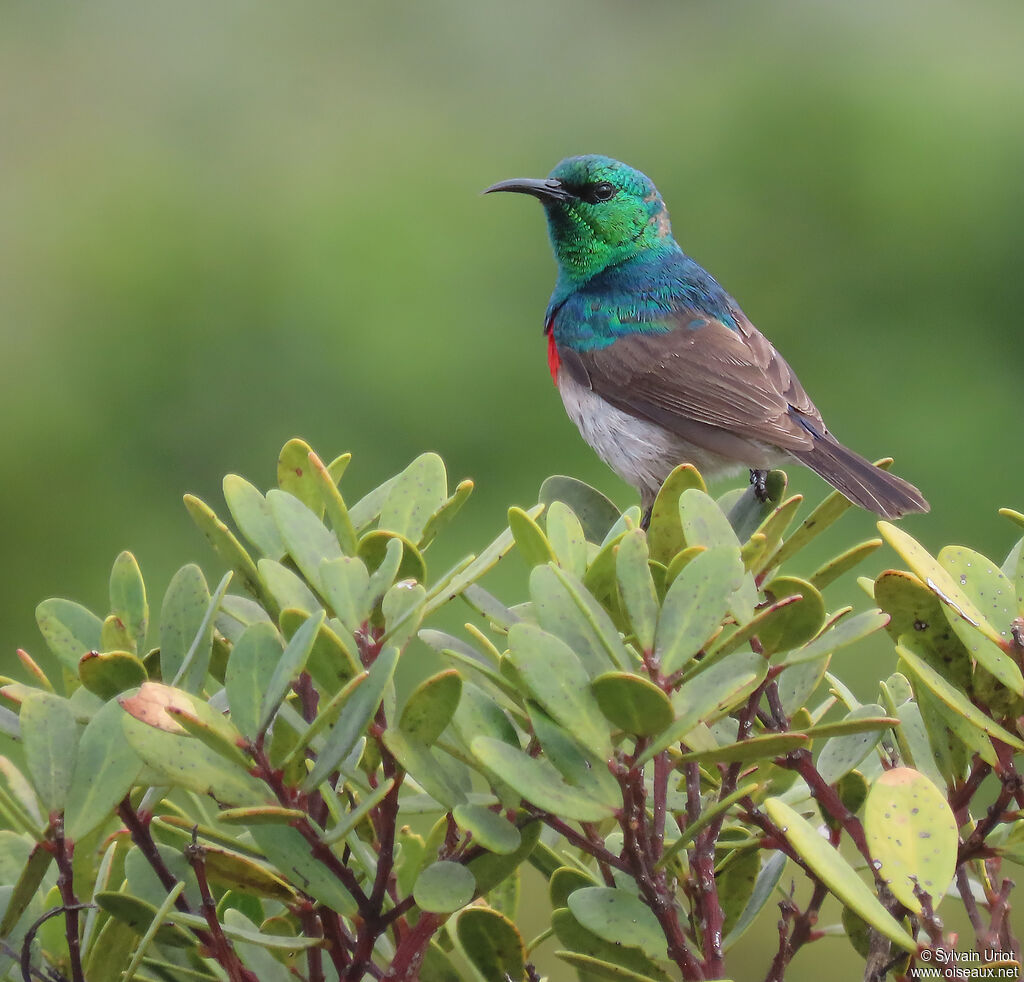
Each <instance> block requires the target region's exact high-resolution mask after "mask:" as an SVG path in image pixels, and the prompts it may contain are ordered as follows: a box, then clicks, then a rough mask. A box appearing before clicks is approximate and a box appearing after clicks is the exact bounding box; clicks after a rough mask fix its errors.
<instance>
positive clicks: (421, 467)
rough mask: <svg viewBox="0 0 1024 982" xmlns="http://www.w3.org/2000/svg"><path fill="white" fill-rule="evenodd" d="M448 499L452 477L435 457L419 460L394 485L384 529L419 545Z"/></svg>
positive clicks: (382, 515)
mask: <svg viewBox="0 0 1024 982" xmlns="http://www.w3.org/2000/svg"><path fill="white" fill-rule="evenodd" d="M447 496H448V475H447V474H446V473H445V467H444V462H443V461H442V460H441V458H440V457H438V455H437V454H435V453H425V454H421V455H420V456H419V457H417V458H416V459H415V460H414V461H413V462H412V463H411V464H409V466H408V467H406V469H405V470H404V471H402V473H401V474H399V475H398V476H397V477H396V478H395V481H394V483H393V484H392V485H391V487H390V489H389V491H388V495H387V498H386V499H385V501H384V504H383V505H382V507H381V512H380V528H381V529H384V530H387V531H389V532H395V533H397V534H398V535H400V536H402V537H403V538H405V539H408V540H409V541H410V542H413V543H415V542H418V541H419V539H420V536H421V535H422V534H423V530H424V529H425V528H426V526H427V522H428V521H429V520H430V517H431V515H433V514H434V512H436V511H437V510H438V509H439V508H440V507H441V506H442V505H443V504H444V503H445V499H446V498H447Z"/></svg>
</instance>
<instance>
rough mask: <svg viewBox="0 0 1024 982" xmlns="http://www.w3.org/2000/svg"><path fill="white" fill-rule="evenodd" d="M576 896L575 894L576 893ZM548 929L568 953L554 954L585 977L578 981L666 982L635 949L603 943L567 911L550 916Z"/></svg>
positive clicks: (665, 977)
mask: <svg viewBox="0 0 1024 982" xmlns="http://www.w3.org/2000/svg"><path fill="white" fill-rule="evenodd" d="M575 892H578V891H575ZM551 926H552V927H553V928H554V929H555V934H556V935H557V936H558V940H559V941H561V942H562V944H563V945H566V946H567V948H570V949H572V950H571V951H565V950H563V951H556V952H555V954H556V955H557V956H558V957H559V958H561V959H562V961H565V962H568V963H569V964H570V965H575V966H577V967H578V968H580V969H581V970H582V971H585V972H586V973H587V974H585V975H582V974H581V978H583V979H586V980H588V982H590V980H593V979H612V980H613V982H652V980H653V982H669V976H668V975H667V974H666V973H665V972H664V971H662V969H660V968H659V967H658V966H657V965H656V964H655V963H654V962H653V961H652V960H651V959H650V958H648V957H647V956H646V955H645V954H644V953H643V952H641V951H640V950H639V949H638V948H630V947H626V946H624V945H621V944H615V943H614V942H611V941H606V940H605V939H604V938H602V937H600V936H599V935H597V934H595V933H594V932H593V931H590V930H588V929H587V928H585V927H584V926H583V925H582V924H580V922H579V921H578V920H576V918H575V917H573V915H572V913H571V912H570V911H569V909H568V908H567V907H561V908H558V909H556V910H554V911H553V912H552V915H551Z"/></svg>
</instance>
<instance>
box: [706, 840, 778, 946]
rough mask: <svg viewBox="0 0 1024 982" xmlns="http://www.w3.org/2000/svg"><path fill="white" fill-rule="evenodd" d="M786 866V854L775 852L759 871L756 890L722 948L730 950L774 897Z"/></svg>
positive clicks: (755, 884)
mask: <svg viewBox="0 0 1024 982" xmlns="http://www.w3.org/2000/svg"><path fill="white" fill-rule="evenodd" d="M785 868H786V854H785V853H783V852H773V853H772V854H771V855H770V856H769V857H768V859H767V861H766V862H765V864H764V866H763V867H762V868H761V871H760V873H758V876H757V881H756V882H755V883H754V890H753V892H752V893H751V894H750V899H749V900H748V901H747V905H746V906H745V907H744V908H743V911H742V912H741V913H740V915H739V917H737V918H736V921H735V923H734V924H733V925H732V927H731V928H730V929H729V933H728V934H726V936H725V938H724V939H723V941H722V948H723V949H725V950H726V951H728V950H729V949H730V948H731V947H732V946H733V945H734V944H735V943H736V942H737V941H739V939H740V938H741V937H743V935H744V934H745V933H746V931H747V928H749V927H750V925H751V924H753V923H754V920H755V918H756V917H757V915H758V914H760V913H761V911H762V910H763V909H764V907H765V906H766V905H767V903H768V901H769V900H771V899H772V896H773V894H774V893H775V888H776V887H777V886H778V884H779V880H781V879H782V873H783V870H785Z"/></svg>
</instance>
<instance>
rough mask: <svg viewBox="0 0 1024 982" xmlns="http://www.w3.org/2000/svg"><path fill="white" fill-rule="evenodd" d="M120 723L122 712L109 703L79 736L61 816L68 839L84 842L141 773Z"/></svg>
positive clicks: (114, 703)
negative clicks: (72, 776) (64, 810)
mask: <svg viewBox="0 0 1024 982" xmlns="http://www.w3.org/2000/svg"><path fill="white" fill-rule="evenodd" d="M123 720H124V710H123V709H121V707H120V706H119V705H118V704H117V702H115V701H111V702H108V703H107V704H106V705H105V706H104V707H103V708H102V709H101V710H100V711H99V712H98V713H96V715H95V716H93V718H92V719H91V720H90V721H89V724H88V726H86V728H85V731H84V732H83V733H82V738H81V740H80V741H79V743H78V753H77V755H76V757H75V761H74V768H75V770H74V778H73V780H72V782H71V787H70V790H69V792H68V798H67V808H66V812H65V816H64V821H65V832H66V834H67V836H68V838H70V839H81V838H84V837H85V836H86V835H88V834H89V833H90V832H92V831H93V829H95V828H98V827H99V826H100V825H102V824H103V822H105V821H106V820H107V819H108V818H110V815H111V813H112V812H113V810H114V807H115V806H116V805H117V803H118V802H119V801H121V799H122V798H124V796H125V795H126V794H127V793H128V792H129V790H131V788H132V786H133V785H134V783H135V780H136V778H137V777H138V776H139V772H140V771H141V770H142V759H141V758H140V757H139V755H138V754H137V753H135V751H134V750H133V749H132V748H131V746H130V744H129V743H128V742H127V741H126V740H125V738H124V728H123V725H122V724H123Z"/></svg>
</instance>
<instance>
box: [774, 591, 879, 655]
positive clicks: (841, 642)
mask: <svg viewBox="0 0 1024 982" xmlns="http://www.w3.org/2000/svg"><path fill="white" fill-rule="evenodd" d="M798 606H799V605H798ZM888 623H889V615H888V614H885V613H883V612H882V611H880V610H866V611H864V612H863V613H860V614H857V615H856V616H854V617H844V618H843V619H842V620H841V621H839V622H838V623H837V624H836V625H835V627H831V628H828V629H827V630H825V631H823V632H822V633H821V634H820V635H818V637H816V638H815V639H814V640H813V641H810V642H808V643H807V644H805V645H804V646H803V647H802V648H797V649H796V650H795V651H794V650H791V651H790V652H789V653H788V654H787V655H786V656H785V658H783V659H782V664H784V665H797V664H799V663H800V662H804V661H813V660H814V659H816V658H820V657H821V656H822V655H830V654H832V652H834V651H838V650H839V649H840V648H845V647H846V646H847V645H849V644H853V643H854V642H855V641H860V640H862V639H863V638H866V637H867V636H868V635H870V634H874V632H875V631H877V630H879V628H883V627H885V626H886V624H888Z"/></svg>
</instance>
